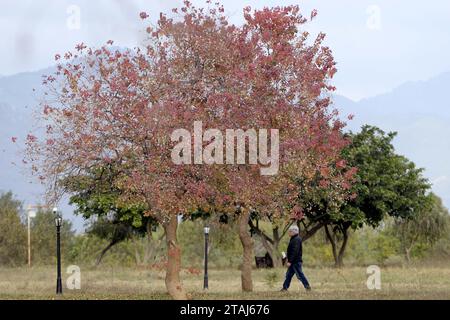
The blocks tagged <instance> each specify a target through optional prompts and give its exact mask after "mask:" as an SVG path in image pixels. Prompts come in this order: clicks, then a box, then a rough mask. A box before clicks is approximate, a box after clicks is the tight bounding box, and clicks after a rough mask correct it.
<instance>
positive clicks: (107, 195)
mask: <svg viewBox="0 0 450 320" xmlns="http://www.w3.org/2000/svg"><path fill="white" fill-rule="evenodd" d="M122 169H123V168H122ZM119 171H120V170H118V169H117V165H115V164H114V163H111V164H109V165H107V166H102V167H98V168H95V169H92V170H91V171H90V173H89V174H88V175H85V176H71V177H68V178H66V179H65V180H64V181H63V182H62V183H63V185H64V188H65V190H66V191H67V192H69V193H70V194H72V196H71V197H70V204H74V205H76V207H77V209H76V210H75V213H76V214H79V215H82V216H83V218H84V219H86V220H88V219H90V225H89V227H88V229H87V233H89V234H91V235H95V236H97V237H98V238H100V239H105V240H107V241H108V242H109V243H108V245H107V246H106V247H104V248H103V250H101V252H100V253H99V255H98V257H97V259H96V265H99V264H100V263H101V261H102V259H103V257H104V256H105V254H106V253H107V252H108V251H109V250H111V248H113V247H114V246H115V245H117V244H119V243H120V242H123V241H125V240H133V241H137V242H142V241H140V240H142V239H143V238H146V240H147V241H144V242H145V243H146V244H145V245H144V246H143V248H141V249H142V250H137V249H136V252H135V257H136V262H137V264H146V263H147V262H148V260H149V258H148V257H149V256H150V255H152V254H151V252H153V251H154V249H155V248H154V247H155V243H154V242H155V241H156V242H158V243H159V242H161V236H160V237H159V239H157V240H155V241H153V240H154V239H153V237H152V232H153V231H154V230H155V228H156V227H157V221H156V220H155V219H154V218H152V217H149V216H145V211H146V210H147V207H146V205H145V204H142V203H133V204H129V203H125V202H123V201H120V195H121V191H120V190H119V189H118V188H117V187H115V185H114V183H112V182H113V181H114V179H116V178H117V175H118V173H119ZM138 251H143V252H142V257H141V254H139V252H138Z"/></svg>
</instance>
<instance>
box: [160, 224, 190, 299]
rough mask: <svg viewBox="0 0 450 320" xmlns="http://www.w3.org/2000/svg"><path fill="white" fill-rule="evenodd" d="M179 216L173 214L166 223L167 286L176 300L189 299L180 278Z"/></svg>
mask: <svg viewBox="0 0 450 320" xmlns="http://www.w3.org/2000/svg"><path fill="white" fill-rule="evenodd" d="M177 228H178V221H177V216H172V217H171V218H170V221H169V222H167V223H165V224H164V230H165V232H166V243H167V269H166V288H167V291H168V292H169V294H170V295H171V296H172V298H173V299H175V300H187V296H186V293H185V291H184V289H183V285H182V283H181V280H180V271H181V249H180V247H179V246H178V243H177Z"/></svg>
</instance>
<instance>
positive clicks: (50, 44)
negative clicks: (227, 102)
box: [0, 0, 450, 99]
mask: <svg viewBox="0 0 450 320" xmlns="http://www.w3.org/2000/svg"><path fill="white" fill-rule="evenodd" d="M193 2H194V3H195V4H203V3H205V2H204V1H203V0H201V1H199V0H196V1H193ZM223 2H225V1H223ZM180 4H181V1H175V0H165V1H155V0H153V1H150V0H131V1H121V0H95V1H91V0H89V1H88V0H86V1H84V0H81V1H80V0H78V1H77V0H71V1H61V0H39V1H32V0H16V1H4V0H3V1H1V2H0V30H1V31H0V32H1V37H0V41H1V42H0V44H1V45H0V75H9V74H14V73H18V72H23V71H34V70H37V69H41V68H45V67H47V66H49V65H51V64H52V63H53V57H54V54H55V53H58V52H65V51H67V50H69V49H71V48H73V47H74V45H75V44H77V43H79V42H82V41H83V42H85V43H87V44H88V45H93V46H98V45H101V44H103V43H104V42H106V41H107V40H109V39H112V40H115V45H119V46H134V45H136V44H139V42H140V41H141V40H142V37H143V36H144V32H143V31H142V30H143V29H144V28H145V24H144V23H143V22H142V21H141V20H140V19H139V17H138V14H139V12H140V11H147V12H149V13H150V14H151V16H152V19H153V20H155V18H156V17H157V16H158V15H159V12H160V11H165V12H169V11H170V8H172V7H175V6H179V5H180ZM287 4H299V5H300V7H301V8H303V10H304V12H305V15H308V16H309V12H310V11H311V10H312V9H313V8H316V9H318V11H319V15H318V17H317V19H316V20H315V21H314V22H313V23H311V24H310V25H309V27H308V28H309V29H310V30H311V31H312V32H317V31H323V32H325V33H327V35H328V38H327V39H328V40H327V44H328V45H329V46H330V47H331V48H332V50H333V52H334V55H335V58H336V61H337V62H338V67H339V73H338V74H337V76H336V79H335V83H336V85H337V87H338V92H339V93H341V94H343V95H345V96H347V97H350V98H353V99H360V98H362V97H368V96H372V95H376V94H378V93H383V92H386V91H389V90H391V89H392V88H394V87H396V86H398V85H400V84H402V83H403V82H406V81H411V80H425V79H428V78H430V77H432V76H435V75H437V74H439V73H442V72H445V71H450V61H449V59H448V58H449V54H448V52H450V38H449V37H448V34H447V35H446V33H448V30H450V1H441V0H434V1H431V0H429V1H406V0H404V1H403V0H402V1H401V0H383V1H381V0H379V1H377V0H371V1H367V0H352V1H350V0H339V1H336V0H304V1H272V0H265V1H261V0H258V1H257V0H254V1H241V0H232V1H229V0H227V1H226V2H225V9H226V12H227V13H228V14H229V15H230V17H231V20H232V21H233V22H235V23H239V22H241V21H242V8H243V7H244V6H246V5H250V6H252V7H253V8H256V7H259V8H260V7H263V6H275V5H287ZM78 21H79V22H80V23H79V24H78Z"/></svg>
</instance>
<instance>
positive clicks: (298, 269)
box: [283, 262, 310, 290]
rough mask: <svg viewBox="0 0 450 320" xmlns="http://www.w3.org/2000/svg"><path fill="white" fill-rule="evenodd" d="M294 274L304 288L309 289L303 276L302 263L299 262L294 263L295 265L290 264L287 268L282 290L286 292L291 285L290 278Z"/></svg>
mask: <svg viewBox="0 0 450 320" xmlns="http://www.w3.org/2000/svg"><path fill="white" fill-rule="evenodd" d="M294 274H295V275H296V276H297V278H298V280H300V281H301V283H302V284H303V286H304V287H305V288H309V287H310V286H309V282H308V279H306V277H305V275H304V274H303V271H302V263H301V262H295V263H292V264H291V265H290V266H289V268H288V269H287V272H286V280H284V283H283V289H285V290H287V289H288V288H289V286H290V285H291V280H292V277H293V276H294Z"/></svg>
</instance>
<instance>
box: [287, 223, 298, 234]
mask: <svg viewBox="0 0 450 320" xmlns="http://www.w3.org/2000/svg"><path fill="white" fill-rule="evenodd" d="M289 231H292V232H294V233H295V234H298V227H297V226H295V225H293V226H290V227H289Z"/></svg>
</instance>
